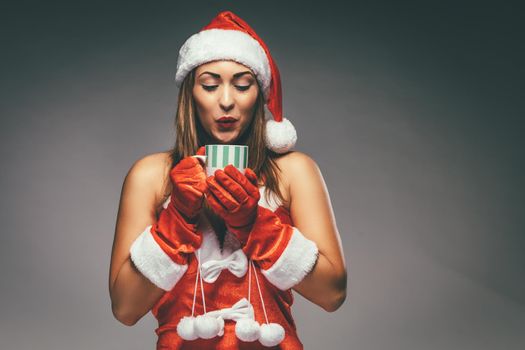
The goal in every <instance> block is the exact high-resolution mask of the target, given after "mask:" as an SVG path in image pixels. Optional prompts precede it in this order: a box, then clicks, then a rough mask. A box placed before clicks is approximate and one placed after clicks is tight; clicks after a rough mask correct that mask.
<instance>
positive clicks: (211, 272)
mask: <svg viewBox="0 0 525 350" xmlns="http://www.w3.org/2000/svg"><path fill="white" fill-rule="evenodd" d="M226 268H227V269H228V270H230V272H231V273H233V274H234V275H235V276H237V277H242V276H244V275H245V274H246V271H247V270H248V259H247V258H246V255H245V254H244V252H243V251H242V249H237V250H236V251H234V252H233V253H232V254H231V255H230V256H228V257H227V258H226V259H223V260H208V261H206V262H204V263H202V265H201V274H202V279H203V280H204V281H205V282H207V283H213V282H215V281H216V280H217V278H218V277H219V275H220V274H221V271H222V270H223V269H226Z"/></svg>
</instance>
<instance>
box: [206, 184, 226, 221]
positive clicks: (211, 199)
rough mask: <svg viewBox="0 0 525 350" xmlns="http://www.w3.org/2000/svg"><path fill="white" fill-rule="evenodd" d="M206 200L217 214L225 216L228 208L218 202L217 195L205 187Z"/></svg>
mask: <svg viewBox="0 0 525 350" xmlns="http://www.w3.org/2000/svg"><path fill="white" fill-rule="evenodd" d="M206 201H207V202H208V204H209V205H210V207H211V208H212V209H213V211H215V212H216V213H217V214H219V216H221V217H225V216H226V215H227V213H228V210H227V209H226V208H225V207H224V206H223V205H222V204H221V203H220V202H219V200H218V199H217V197H215V195H214V194H213V193H212V192H211V191H210V190H209V188H208V189H206Z"/></svg>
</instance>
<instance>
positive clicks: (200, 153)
mask: <svg viewBox="0 0 525 350" xmlns="http://www.w3.org/2000/svg"><path fill="white" fill-rule="evenodd" d="M197 154H198V155H199V156H204V155H206V147H204V146H201V147H200V148H199V149H198V150H197Z"/></svg>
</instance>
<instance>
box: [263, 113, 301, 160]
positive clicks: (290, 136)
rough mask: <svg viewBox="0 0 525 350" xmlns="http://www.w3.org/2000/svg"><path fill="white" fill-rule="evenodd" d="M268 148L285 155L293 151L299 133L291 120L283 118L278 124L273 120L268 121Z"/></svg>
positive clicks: (266, 136)
mask: <svg viewBox="0 0 525 350" xmlns="http://www.w3.org/2000/svg"><path fill="white" fill-rule="evenodd" d="M265 142H266V146H267V147H268V148H269V149H271V150H272V151H274V152H276V153H285V152H288V151H289V150H291V149H292V148H293V147H294V146H295V143H296V142H297V132H296V131H295V127H294V126H293V124H292V122H290V120H288V119H286V118H284V117H283V120H282V121H280V122H278V121H275V120H274V119H273V118H272V119H268V120H267V121H266V135H265Z"/></svg>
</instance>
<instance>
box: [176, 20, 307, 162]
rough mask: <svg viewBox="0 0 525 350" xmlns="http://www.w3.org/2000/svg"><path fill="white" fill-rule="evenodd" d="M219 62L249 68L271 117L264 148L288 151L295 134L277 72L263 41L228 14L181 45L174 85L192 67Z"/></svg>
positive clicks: (179, 85) (179, 84)
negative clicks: (231, 61) (229, 62)
mask: <svg viewBox="0 0 525 350" xmlns="http://www.w3.org/2000/svg"><path fill="white" fill-rule="evenodd" d="M221 59H230V60H234V61H236V62H239V63H241V64H243V65H245V66H247V67H250V68H251V69H252V71H253V72H254V74H255V76H256V78H257V80H258V81H259V84H260V86H261V88H262V90H263V94H264V98H265V104H266V107H267V109H268V111H269V112H270V113H271V117H272V118H270V119H268V120H267V122H266V135H265V143H266V147H268V148H269V149H270V150H272V151H274V152H276V153H285V152H287V151H289V150H291V149H292V148H293V147H294V146H295V143H296V141H297V133H296V131H295V127H294V126H293V124H292V123H291V122H290V121H289V120H288V119H286V118H284V117H283V112H282V91H281V77H280V74H279V69H278V68H277V65H276V64H275V62H274V60H273V58H272V56H271V55H270V51H269V50H268V47H267V46H266V44H265V43H264V41H262V39H261V38H260V37H259V36H258V35H257V34H256V33H255V31H254V30H253V29H252V28H251V27H250V26H249V25H248V24H247V23H246V22H245V21H244V20H242V19H241V18H240V17H239V16H237V15H235V14H234V13H232V12H231V11H223V12H221V13H219V14H218V15H217V16H216V17H215V18H213V19H212V20H211V22H210V23H209V24H208V25H206V26H205V27H203V28H202V29H201V31H200V32H198V33H195V34H193V35H192V36H190V37H189V38H188V39H187V40H186V42H185V43H184V44H183V45H182V47H181V49H180V50H179V57H178V59H177V72H176V74H175V84H176V85H177V87H179V88H180V87H181V85H182V81H183V80H184V78H185V77H186V75H187V74H188V73H189V72H190V71H191V70H192V69H193V68H195V67H197V66H199V65H201V64H203V63H207V62H211V61H215V60H221Z"/></svg>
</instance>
